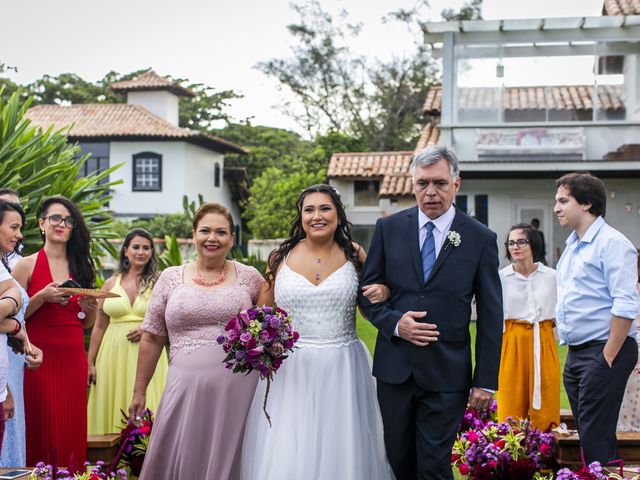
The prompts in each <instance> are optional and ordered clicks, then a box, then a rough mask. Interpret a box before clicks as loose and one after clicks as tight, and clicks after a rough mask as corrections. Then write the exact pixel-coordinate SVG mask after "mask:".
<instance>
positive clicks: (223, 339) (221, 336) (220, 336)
mask: <svg viewBox="0 0 640 480" xmlns="http://www.w3.org/2000/svg"><path fill="white" fill-rule="evenodd" d="M225 340H226V338H224V335H218V338H216V342H218V345H222V344H223V343H224V341H225Z"/></svg>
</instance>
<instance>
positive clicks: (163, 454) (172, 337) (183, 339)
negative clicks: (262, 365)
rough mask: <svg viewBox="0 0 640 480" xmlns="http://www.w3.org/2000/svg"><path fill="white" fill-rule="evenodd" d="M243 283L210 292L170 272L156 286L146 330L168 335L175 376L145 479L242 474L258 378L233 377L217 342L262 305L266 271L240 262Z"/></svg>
mask: <svg viewBox="0 0 640 480" xmlns="http://www.w3.org/2000/svg"><path fill="white" fill-rule="evenodd" d="M232 264H233V265H235V268H236V272H237V277H238V280H237V282H236V284H234V285H224V286H221V287H218V288H215V289H213V290H205V289H203V288H199V287H197V286H195V285H189V284H185V283H184V282H183V272H184V266H182V267H171V268H168V269H166V270H165V271H164V272H163V273H162V275H161V276H160V278H159V279H158V282H157V284H156V286H155V288H154V289H153V294H152V295H151V299H150V301H149V308H148V310H147V314H146V316H145V319H144V322H143V323H142V329H143V330H145V331H147V332H150V333H153V334H154V335H162V336H168V337H169V344H170V352H169V373H168V375H167V383H166V387H165V391H164V393H163V395H162V399H161V400H160V405H159V406H158V412H157V414H156V422H155V424H154V426H153V431H152V432H151V440H150V443H149V449H148V451H147V455H146V457H145V461H144V466H143V468H142V473H141V474H140V479H141V480H195V479H216V480H226V479H236V478H238V477H239V469H240V451H241V448H242V438H243V435H244V426H245V421H246V418H247V412H248V411H249V406H250V405H251V400H252V398H253V394H254V391H255V388H256V383H257V381H258V377H257V375H249V376H244V375H238V374H232V373H230V372H229V371H228V370H227V369H225V366H224V364H223V363H222V360H223V358H224V352H223V350H222V348H221V347H220V346H219V345H218V344H217V343H216V337H217V336H218V335H219V334H220V333H221V331H222V329H223V327H224V324H225V323H226V321H227V320H228V319H229V318H230V317H231V316H232V315H234V314H236V313H238V311H239V310H241V309H244V308H248V307H250V306H252V305H253V304H255V302H256V301H257V299H258V295H259V293H260V288H261V286H262V282H263V279H262V276H261V275H260V274H259V273H258V271H257V270H256V269H254V268H253V267H248V266H245V265H242V264H240V263H237V262H232Z"/></svg>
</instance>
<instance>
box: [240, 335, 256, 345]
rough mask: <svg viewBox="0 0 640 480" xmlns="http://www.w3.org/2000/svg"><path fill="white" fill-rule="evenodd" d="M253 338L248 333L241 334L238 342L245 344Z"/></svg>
mask: <svg viewBox="0 0 640 480" xmlns="http://www.w3.org/2000/svg"><path fill="white" fill-rule="evenodd" d="M252 338H253V337H252V336H251V334H250V333H249V332H242V333H241V334H240V341H241V342H242V343H247V342H248V341H249V340H251V339H252Z"/></svg>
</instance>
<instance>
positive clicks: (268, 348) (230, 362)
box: [217, 305, 299, 425]
mask: <svg viewBox="0 0 640 480" xmlns="http://www.w3.org/2000/svg"><path fill="white" fill-rule="evenodd" d="M224 329H225V332H226V335H220V336H219V337H218V338H217V341H218V343H219V344H220V345H222V348H223V349H224V351H225V353H226V354H227V356H226V357H225V359H224V360H223V361H224V362H225V364H226V367H227V368H228V369H229V370H232V371H233V373H246V374H247V375H248V374H249V373H250V372H252V371H254V370H257V371H258V373H259V375H260V379H262V380H266V381H267V391H266V392H265V396H264V404H263V410H264V414H265V415H266V416H267V420H268V421H269V425H271V418H270V417H269V414H268V413H267V397H268V396H269V388H270V386H271V380H273V375H274V374H275V373H276V372H277V371H278V368H280V366H281V365H282V362H283V361H284V359H285V358H287V357H288V353H290V352H292V351H293V348H294V344H295V343H296V341H297V340H298V338H299V335H298V332H296V331H294V330H293V325H292V324H291V317H289V314H288V313H287V312H286V311H284V310H283V309H282V308H279V307H269V306H266V305H263V306H261V307H259V306H254V307H251V308H249V309H248V310H243V311H241V312H240V313H238V314H237V315H234V316H233V317H231V318H230V319H229V321H228V322H227V324H226V326H225V327H224Z"/></svg>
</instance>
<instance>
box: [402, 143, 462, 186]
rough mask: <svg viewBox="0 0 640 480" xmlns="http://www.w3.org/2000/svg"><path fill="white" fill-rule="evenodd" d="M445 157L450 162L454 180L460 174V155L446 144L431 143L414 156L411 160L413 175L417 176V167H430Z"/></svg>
mask: <svg viewBox="0 0 640 480" xmlns="http://www.w3.org/2000/svg"><path fill="white" fill-rule="evenodd" d="M442 159H445V160H446V161H447V162H448V163H449V167H450V169H451V178H453V179H454V180H455V179H456V178H457V177H458V176H460V166H459V164H458V156H457V155H456V152H454V151H453V149H452V148H448V147H445V146H444V145H431V146H429V147H427V148H425V149H424V150H420V151H419V152H417V153H416V154H415V155H414V156H413V160H411V177H412V178H413V177H415V174H416V167H428V166H429V165H433V164H434V163H438V162H439V161H440V160H442Z"/></svg>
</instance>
